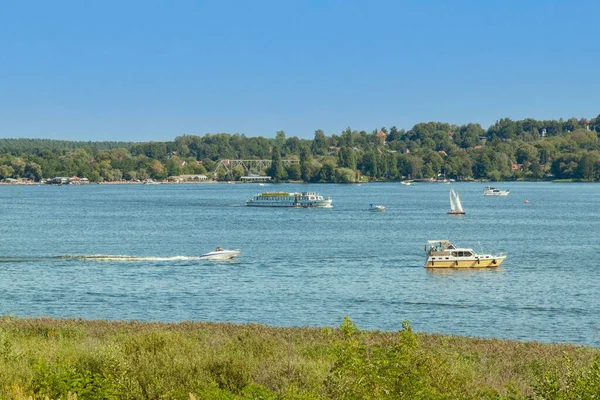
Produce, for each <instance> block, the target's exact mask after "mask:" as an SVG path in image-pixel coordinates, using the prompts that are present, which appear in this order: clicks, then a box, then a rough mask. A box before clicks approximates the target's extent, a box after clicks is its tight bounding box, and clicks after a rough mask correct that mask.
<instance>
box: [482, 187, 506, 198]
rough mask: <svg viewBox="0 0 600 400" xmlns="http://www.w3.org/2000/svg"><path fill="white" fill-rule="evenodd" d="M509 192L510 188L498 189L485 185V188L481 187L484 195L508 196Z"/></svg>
mask: <svg viewBox="0 0 600 400" xmlns="http://www.w3.org/2000/svg"><path fill="white" fill-rule="evenodd" d="M509 193H510V190H500V189H496V188H493V187H491V186H486V187H485V188H483V195H484V196H508V194H509Z"/></svg>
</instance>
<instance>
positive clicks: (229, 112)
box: [0, 0, 600, 141]
mask: <svg viewBox="0 0 600 400" xmlns="http://www.w3.org/2000/svg"><path fill="white" fill-rule="evenodd" d="M599 14H600V2H598V1H595V0H594V1H591V0H590V1H583V0H582V1H551V0H547V1H537V0H527V1H510V0H508V1H500V0H498V1H400V0H398V1H377V0H375V1H351V0H345V1H341V0H339V1H336V0H331V1H328V0H323V1H309V0H306V1H295V0H278V1H262V0H253V1H250V0H248V1H228V0H222V1H217V0H215V1H187V0H178V1H166V0H165V1H153V0H144V1H133V0H132V1H112V0H102V1H100V0H97V1H96V0H89V1H79V0H73V1H66V0H65V1H62V0H56V1H45V0H44V1H41V0H39V1H34V0H31V1H27V0H24V1H10V0H0V137H29V138H50V139H65V140H92V141H97V140H125V141H150V140H154V141H158V140H172V139H174V138H175V137H176V136H179V135H183V134H197V135H203V134H206V133H219V132H226V133H244V134H246V135H247V136H264V137H274V136H275V132H276V131H278V130H283V131H285V132H286V134H287V136H288V137H290V136H298V137H301V138H312V137H313V135H314V131H315V130H316V129H322V130H323V131H325V133H326V134H327V135H331V134H339V133H340V132H341V131H342V130H344V129H345V128H346V127H351V128H352V129H357V130H366V131H367V132H370V131H372V130H373V129H377V128H380V127H382V126H385V127H388V128H389V127H390V126H392V125H395V126H397V127H398V128H404V129H409V128H411V127H412V126H413V125H414V124H415V123H418V122H425V121H442V122H449V123H454V124H465V123H469V122H476V123H480V124H482V126H483V127H484V128H487V127H488V126H489V125H491V124H493V123H494V122H495V121H496V120H497V119H500V118H503V117H509V118H512V119H513V120H518V119H523V118H528V117H531V118H536V119H558V118H561V117H562V118H565V119H567V118H570V117H577V118H581V117H587V118H593V117H595V116H597V115H598V114H600V96H599V94H600V79H599V76H600V73H599V72H598V71H600V52H599V51H598V46H599V43H600V31H599V30H598V24H597V20H598V19H597V16H598V15H599Z"/></svg>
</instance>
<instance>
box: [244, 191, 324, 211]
mask: <svg viewBox="0 0 600 400" xmlns="http://www.w3.org/2000/svg"><path fill="white" fill-rule="evenodd" d="M331 203H332V200H331V198H330V197H327V198H324V197H323V196H321V195H319V194H318V193H316V192H302V193H288V192H263V193H260V194H257V195H255V196H253V197H251V198H249V199H248V200H246V205H247V206H252V207H305V208H309V207H315V208H331V207H332V205H331Z"/></svg>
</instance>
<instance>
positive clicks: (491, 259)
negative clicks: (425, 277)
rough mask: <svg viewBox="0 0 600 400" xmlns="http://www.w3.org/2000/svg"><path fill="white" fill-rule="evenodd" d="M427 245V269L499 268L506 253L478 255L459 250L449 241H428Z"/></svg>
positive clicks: (462, 249) (467, 250)
mask: <svg viewBox="0 0 600 400" xmlns="http://www.w3.org/2000/svg"><path fill="white" fill-rule="evenodd" d="M427 243H428V245H425V251H426V252H427V260H426V261H425V268H497V267H499V266H500V264H502V261H504V259H505V258H506V257H507V255H506V253H498V254H477V252H475V250H473V249H468V248H459V247H456V246H455V245H454V244H452V243H451V242H450V241H449V240H428V241H427Z"/></svg>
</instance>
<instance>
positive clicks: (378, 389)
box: [0, 317, 600, 399]
mask: <svg viewBox="0 0 600 400" xmlns="http://www.w3.org/2000/svg"><path fill="white" fill-rule="evenodd" d="M599 355H600V352H599V351H598V349H595V348H589V347H581V346H573V345H550V344H540V343H535V342H511V341H503V340H494V339H476V338H466V337H456V336H447V335H431V334H415V333H413V332H412V330H411V328H410V325H409V324H408V322H405V323H404V324H403V328H402V330H400V331H399V332H395V333H391V332H373V331H361V330H359V329H358V328H357V327H356V326H355V324H353V323H352V322H351V321H350V320H349V319H348V318H346V319H345V320H344V322H343V324H342V325H341V326H340V328H336V329H334V328H274V327H267V326H262V325H254V324H251V325H234V324H224V323H195V322H194V323H193V322H182V323H176V324H166V323H142V322H110V321H89V320H80V319H77V320H76V319H60V320H56V319H49V318H34V319H20V318H14V317H3V318H0V398H7V399H29V398H33V399H44V398H49V399H59V398H63V399H67V398H68V399H590V398H599V396H600V357H599ZM594 396H595V397H594Z"/></svg>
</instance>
